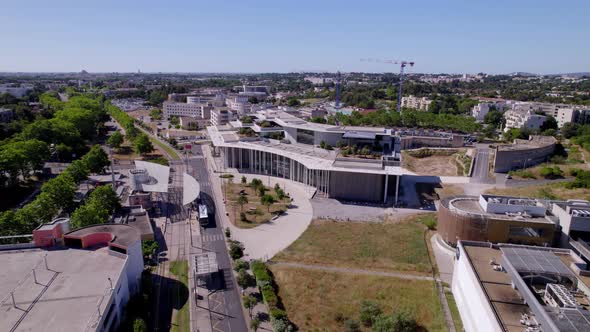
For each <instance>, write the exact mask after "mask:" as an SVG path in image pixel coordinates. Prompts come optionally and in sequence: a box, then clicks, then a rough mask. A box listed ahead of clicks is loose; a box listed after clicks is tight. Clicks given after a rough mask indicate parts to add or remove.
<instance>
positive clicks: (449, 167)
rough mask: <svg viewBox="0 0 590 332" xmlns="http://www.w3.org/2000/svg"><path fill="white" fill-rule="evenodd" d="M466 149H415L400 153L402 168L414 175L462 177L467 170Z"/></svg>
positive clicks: (469, 159) (468, 161) (468, 158)
mask: <svg viewBox="0 0 590 332" xmlns="http://www.w3.org/2000/svg"><path fill="white" fill-rule="evenodd" d="M466 152H467V149H425V148H423V149H417V150H408V151H402V166H403V167H404V168H406V169H408V170H410V171H412V172H414V173H416V174H422V175H439V176H457V175H459V176H462V175H464V173H465V172H466V171H465V169H467V171H468V170H469V166H466V165H467V164H470V162H471V158H470V157H466Z"/></svg>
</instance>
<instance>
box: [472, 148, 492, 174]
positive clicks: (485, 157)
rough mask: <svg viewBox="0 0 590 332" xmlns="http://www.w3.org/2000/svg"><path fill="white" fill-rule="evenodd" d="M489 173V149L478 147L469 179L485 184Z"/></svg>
mask: <svg viewBox="0 0 590 332" xmlns="http://www.w3.org/2000/svg"><path fill="white" fill-rule="evenodd" d="M489 171H490V148H489V147H487V146H486V147H483V146H478V147H477V155H476V157H475V165H473V173H472V174H471V178H472V181H473V182H487V180H488V176H489Z"/></svg>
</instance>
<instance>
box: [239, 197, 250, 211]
mask: <svg viewBox="0 0 590 332" xmlns="http://www.w3.org/2000/svg"><path fill="white" fill-rule="evenodd" d="M237 203H238V204H239V205H240V211H243V210H244V204H248V197H246V195H244V194H240V195H239V196H238V200H237Z"/></svg>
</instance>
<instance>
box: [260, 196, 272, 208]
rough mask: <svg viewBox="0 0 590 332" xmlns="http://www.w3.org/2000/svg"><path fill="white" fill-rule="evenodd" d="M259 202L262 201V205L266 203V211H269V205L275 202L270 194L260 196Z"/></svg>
mask: <svg viewBox="0 0 590 332" xmlns="http://www.w3.org/2000/svg"><path fill="white" fill-rule="evenodd" d="M260 203H262V205H266V208H267V210H268V212H270V206H271V205H273V204H274V203H275V198H274V197H273V196H272V195H263V196H262V197H261V198H260Z"/></svg>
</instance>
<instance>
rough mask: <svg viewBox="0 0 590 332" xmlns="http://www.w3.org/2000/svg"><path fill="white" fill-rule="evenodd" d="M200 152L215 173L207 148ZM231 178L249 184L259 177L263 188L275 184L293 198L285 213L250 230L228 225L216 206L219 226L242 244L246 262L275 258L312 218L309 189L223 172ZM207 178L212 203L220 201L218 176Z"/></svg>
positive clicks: (224, 212) (273, 178)
mask: <svg viewBox="0 0 590 332" xmlns="http://www.w3.org/2000/svg"><path fill="white" fill-rule="evenodd" d="M203 150H204V153H205V154H206V157H207V159H208V161H209V167H210V168H212V169H214V170H216V169H217V168H218V166H217V165H216V164H215V163H214V160H213V158H212V157H211V152H210V149H209V147H208V146H203ZM227 171H228V172H226V173H230V174H233V175H234V181H235V182H237V181H240V179H241V177H242V176H245V177H246V179H248V182H250V181H251V180H252V179H253V178H259V179H261V180H262V182H263V183H264V185H266V186H269V182H270V187H274V185H275V184H276V183H278V184H279V185H280V186H281V187H284V188H285V192H287V193H289V195H290V196H291V197H292V198H293V202H292V204H293V205H294V206H295V207H294V208H291V209H289V210H287V212H286V213H285V214H284V215H282V216H281V217H279V218H278V219H276V220H271V221H269V222H267V223H265V224H262V225H260V226H257V227H254V228H248V229H244V228H238V227H236V226H235V225H234V224H233V223H231V222H230V220H229V218H228V217H227V216H226V208H225V205H224V204H217V206H218V207H219V209H220V210H221V212H222V213H220V215H221V218H222V223H223V226H224V227H229V229H230V231H231V238H232V239H234V240H238V241H240V242H242V243H243V244H244V253H245V256H246V257H245V258H246V259H260V260H264V261H267V260H269V259H271V258H272V257H273V256H274V255H276V254H277V253H278V252H279V251H281V250H283V249H285V248H287V247H288V246H289V245H291V243H293V242H295V240H297V238H299V236H301V234H303V232H304V231H305V230H306V229H307V226H309V224H310V223H311V220H312V217H313V208H312V206H311V202H310V201H309V200H310V198H311V197H310V196H311V195H310V190H309V187H307V190H306V187H305V186H304V185H303V184H301V183H298V182H294V181H291V180H287V179H283V178H277V177H272V176H271V177H269V176H267V175H260V174H241V173H237V172H236V171H235V170H230V169H228V170H227ZM213 174H214V175H215V176H211V181H212V182H213V183H212V188H213V189H214V190H213V191H214V194H215V196H216V197H215V200H216V202H223V195H222V193H221V179H220V178H219V175H221V173H219V172H216V173H213Z"/></svg>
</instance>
